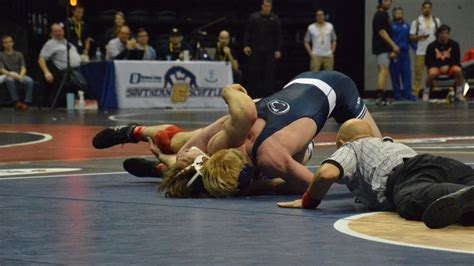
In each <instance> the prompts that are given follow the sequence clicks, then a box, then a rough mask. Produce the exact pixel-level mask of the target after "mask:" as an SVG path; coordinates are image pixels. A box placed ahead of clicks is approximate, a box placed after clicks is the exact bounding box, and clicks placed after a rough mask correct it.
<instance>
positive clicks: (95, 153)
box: [0, 125, 441, 162]
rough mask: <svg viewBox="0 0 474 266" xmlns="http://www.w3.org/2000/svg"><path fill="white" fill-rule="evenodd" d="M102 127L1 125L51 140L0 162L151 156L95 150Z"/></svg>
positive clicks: (322, 137) (7, 151) (7, 152)
mask: <svg viewBox="0 0 474 266" xmlns="http://www.w3.org/2000/svg"><path fill="white" fill-rule="evenodd" d="M103 128H104V127H101V126H85V125H0V132H1V131H17V132H38V133H44V134H50V135H51V136H52V137H53V139H52V140H50V141H47V142H43V143H37V144H32V145H24V146H16V147H6V148H0V152H1V154H2V156H1V159H0V162H31V161H46V160H48V161H49V160H61V161H80V160H87V159H95V158H120V157H131V156H143V155H151V154H150V152H149V149H148V144H147V143H144V142H143V143H139V144H125V145H123V146H122V145H119V146H115V147H112V148H109V149H104V150H96V149H94V148H93V147H92V144H91V142H92V138H93V137H94V136H95V134H96V133H97V132H99V131H100V130H101V129H103ZM393 137H394V138H410V137H415V135H393ZM416 137H419V138H423V137H441V136H440V135H427V134H426V135H416ZM335 139H336V133H326V132H323V133H320V134H319V135H318V136H317V137H316V142H334V141H335Z"/></svg>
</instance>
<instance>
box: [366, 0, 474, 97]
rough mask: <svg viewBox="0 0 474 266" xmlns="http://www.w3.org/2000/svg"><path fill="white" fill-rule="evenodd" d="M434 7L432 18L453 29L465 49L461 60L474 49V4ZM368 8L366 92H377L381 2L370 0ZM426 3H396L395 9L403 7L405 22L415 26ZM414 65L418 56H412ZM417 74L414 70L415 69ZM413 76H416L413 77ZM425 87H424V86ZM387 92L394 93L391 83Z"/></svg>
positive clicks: (466, 0)
mask: <svg viewBox="0 0 474 266" xmlns="http://www.w3.org/2000/svg"><path fill="white" fill-rule="evenodd" d="M431 2H432V3H433V12H432V15H433V16H435V17H438V18H439V19H440V20H441V23H442V24H448V25H449V26H450V27H451V34H450V38H451V39H453V40H455V41H457V42H458V43H459V46H460V47H461V57H462V56H463V55H464V52H465V51H466V50H467V49H468V48H470V47H474V18H473V17H472V16H473V15H474V0H431ZM365 3H366V5H365V14H366V15H365V71H364V73H365V74H364V79H365V90H375V89H376V82H377V62H376V60H375V55H373V54H372V18H373V16H374V13H375V11H376V9H377V4H378V1H377V0H366V2H365ZM422 3H423V0H394V1H393V3H392V6H391V8H390V11H389V14H390V17H391V15H392V8H393V7H396V6H401V7H402V8H403V10H404V13H405V20H406V21H407V22H408V23H409V24H411V22H412V21H413V20H414V19H415V18H416V17H418V16H419V15H421V4H422ZM411 58H412V62H413V58H414V54H413V51H412V52H411ZM412 72H413V66H412ZM412 75H413V74H412ZM422 84H424V83H422ZM385 89H389V90H391V89H392V85H391V83H390V80H389V81H388V82H387V84H386V86H385Z"/></svg>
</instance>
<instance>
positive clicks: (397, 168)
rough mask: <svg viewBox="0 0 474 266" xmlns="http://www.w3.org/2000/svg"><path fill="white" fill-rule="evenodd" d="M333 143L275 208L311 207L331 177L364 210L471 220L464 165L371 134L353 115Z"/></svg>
mask: <svg viewBox="0 0 474 266" xmlns="http://www.w3.org/2000/svg"><path fill="white" fill-rule="evenodd" d="M336 145H337V147H338V150H337V151H336V152H335V153H334V154H332V155H331V156H330V157H329V158H327V159H326V160H324V161H323V163H322V164H321V167H320V168H319V169H318V170H317V171H316V173H315V175H314V179H313V181H312V183H311V185H310V186H309V188H308V190H307V191H306V192H305V193H304V194H303V197H302V198H301V199H298V200H295V201H292V202H280V203H278V206H279V207H284V208H306V209H315V208H316V207H318V205H319V204H320V203H321V200H322V199H323V197H324V196H325V195H326V193H327V192H328V190H329V188H330V187H331V185H332V184H333V183H334V182H337V183H342V184H345V185H347V187H348V188H349V190H350V191H351V192H352V193H353V194H354V195H355V196H356V198H357V199H358V200H359V201H360V202H362V203H363V204H364V205H365V206H367V207H368V208H370V209H374V210H379V211H394V210H396V211H397V212H398V214H399V215H400V216H401V217H403V218H405V219H407V220H422V221H423V222H424V223H425V225H426V226H428V227H429V228H432V229H436V228H442V227H445V226H448V225H451V224H454V223H456V222H459V223H460V224H462V225H474V169H472V168H471V167H469V166H468V165H465V164H463V163H461V162H459V161H456V160H453V159H450V158H444V157H439V156H433V155H430V154H420V155H418V154H417V153H416V152H415V151H414V150H413V149H411V148H410V147H408V146H406V145H404V144H401V143H393V141H392V140H391V139H383V140H382V139H380V138H375V137H373V134H372V131H371V129H370V125H369V124H368V123H367V122H366V121H364V120H359V119H351V120H348V121H347V122H345V123H344V124H343V125H342V126H341V128H340V130H339V132H338V135H337V143H336Z"/></svg>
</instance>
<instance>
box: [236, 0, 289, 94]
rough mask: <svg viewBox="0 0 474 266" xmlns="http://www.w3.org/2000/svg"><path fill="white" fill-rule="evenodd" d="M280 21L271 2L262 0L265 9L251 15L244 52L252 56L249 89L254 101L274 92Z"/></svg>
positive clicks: (279, 53)
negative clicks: (273, 10) (273, 11)
mask: <svg viewBox="0 0 474 266" xmlns="http://www.w3.org/2000/svg"><path fill="white" fill-rule="evenodd" d="M280 51H281V25H280V19H279V18H278V17H277V15H275V14H274V13H272V0H262V9H261V10H260V11H259V12H255V13H253V14H251V15H250V18H249V19H248V21H247V27H246V29H245V35H244V53H245V55H247V56H249V59H250V60H249V67H248V71H247V77H248V80H247V82H248V88H249V89H250V91H249V93H250V95H251V96H252V98H262V97H266V96H269V95H270V94H272V93H273V87H274V84H273V83H274V79H275V60H279V59H280V58H281V52H280Z"/></svg>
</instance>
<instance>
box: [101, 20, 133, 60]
mask: <svg viewBox="0 0 474 266" xmlns="http://www.w3.org/2000/svg"><path fill="white" fill-rule="evenodd" d="M130 34H131V33H130V28H129V27H128V26H122V27H120V30H119V32H118V35H117V37H115V38H113V39H112V40H110V41H109V43H108V44H107V46H106V47H105V49H106V52H107V53H106V55H105V60H121V59H128V56H129V52H130V51H131V50H134V49H136V46H137V41H136V40H135V39H133V38H132V39H130Z"/></svg>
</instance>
